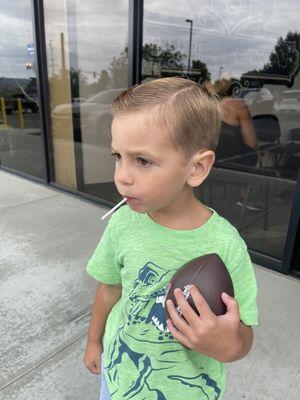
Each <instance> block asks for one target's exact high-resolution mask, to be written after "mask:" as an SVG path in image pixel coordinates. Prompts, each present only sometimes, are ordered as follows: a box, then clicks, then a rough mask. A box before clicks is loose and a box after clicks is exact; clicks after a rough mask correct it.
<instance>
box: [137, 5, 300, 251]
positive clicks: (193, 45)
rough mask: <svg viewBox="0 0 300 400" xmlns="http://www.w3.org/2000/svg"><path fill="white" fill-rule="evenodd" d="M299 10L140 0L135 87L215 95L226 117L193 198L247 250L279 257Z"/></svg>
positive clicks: (297, 101) (297, 108)
mask: <svg viewBox="0 0 300 400" xmlns="http://www.w3.org/2000/svg"><path fill="white" fill-rule="evenodd" d="M299 12H300V4H296V3H294V2H291V1H290V0H288V1H287V3H286V2H285V3H282V2H280V1H278V0H276V1H272V2H265V3H262V2H258V1H254V2H253V1H252V2H251V3H247V2H240V1H227V0H226V1H218V2H216V1H209V0H207V1H197V0H195V1H185V2H179V3H177V4H176V7H174V2H173V1H170V0H169V1H165V2H160V1H158V0H147V1H145V3H144V31H143V60H142V79H143V80H149V79H156V78H159V77H166V76H174V75H177V76H178V75H179V76H183V77H185V78H188V79H191V80H194V81H196V82H199V83H201V84H205V85H206V86H207V87H209V88H210V89H211V90H214V91H216V92H217V93H218V94H219V95H220V97H221V99H222V102H223V105H224V110H225V115H224V120H223V122H222V131H221V136H220V141H219V145H218V147H217V149H216V162H215V167H214V168H213V171H212V173H211V175H210V177H209V179H207V181H206V182H205V184H204V185H202V187H200V188H199V189H197V191H196V192H197V195H198V196H199V197H200V199H202V200H203V201H204V202H205V203H206V204H207V205H209V206H211V207H212V208H215V209H216V210H217V211H220V212H221V214H222V215H223V216H225V217H226V218H227V219H229V220H230V221H231V222H232V223H233V224H234V225H235V226H236V227H237V228H238V229H239V230H240V232H241V234H242V236H243V237H244V239H245V240H246V242H247V244H248V246H249V248H250V249H252V250H255V251H258V252H260V253H264V254H267V255H270V256H272V257H274V258H277V259H281V258H282V253H283V249H284V245H285V239H286V234H287V228H288V222H289V217H290V212H291V205H292V199H293V193H294V190H295V185H296V179H297V176H298V174H299V166H300V78H299V76H300V75H299V59H300V58H299V56H300V53H299V50H300V31H298V29H299V22H298V15H299Z"/></svg>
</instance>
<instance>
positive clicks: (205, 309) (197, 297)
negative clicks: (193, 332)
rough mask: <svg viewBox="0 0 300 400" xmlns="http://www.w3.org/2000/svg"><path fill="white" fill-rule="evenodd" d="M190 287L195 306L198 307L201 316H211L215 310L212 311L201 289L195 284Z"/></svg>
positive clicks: (203, 317)
mask: <svg viewBox="0 0 300 400" xmlns="http://www.w3.org/2000/svg"><path fill="white" fill-rule="evenodd" d="M189 289H190V293H191V295H192V298H193V300H194V303H195V306H196V307H197V310H198V311H199V314H200V318H202V319H205V318H208V317H211V315H212V314H213V312H212V311H211V309H210V307H209V305H208V304H207V302H206V301H205V299H204V297H203V296H202V294H201V293H200V291H199V289H198V288H197V287H196V286H194V285H190V287H189Z"/></svg>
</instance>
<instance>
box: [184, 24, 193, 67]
mask: <svg viewBox="0 0 300 400" xmlns="http://www.w3.org/2000/svg"><path fill="white" fill-rule="evenodd" d="M185 22H189V23H190V24H191V26H190V44H189V60H188V69H190V68H191V52H192V35H193V20H192V19H186V20H185Z"/></svg>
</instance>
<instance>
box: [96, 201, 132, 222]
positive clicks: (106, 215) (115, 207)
mask: <svg viewBox="0 0 300 400" xmlns="http://www.w3.org/2000/svg"><path fill="white" fill-rule="evenodd" d="M126 200H127V198H126V197H124V199H123V200H121V201H120V203H118V204H116V205H115V206H114V207H113V208H112V209H111V210H109V211H108V212H107V213H106V214H104V215H103V217H101V219H102V220H103V219H105V218H106V217H108V216H109V215H110V214H112V213H113V212H114V211H115V210H116V209H117V208H118V207H120V206H121V205H122V204H123V203H125V201H126Z"/></svg>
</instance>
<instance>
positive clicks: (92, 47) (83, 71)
mask: <svg viewBox="0 0 300 400" xmlns="http://www.w3.org/2000/svg"><path fill="white" fill-rule="evenodd" d="M127 15H128V5H127V2H124V1H121V0H118V1H117V2H113V3H111V2H108V1H105V0H101V1H98V2H81V1H72V2H71V1H57V0H49V1H47V2H46V3H45V22H46V42H47V58H48V73H49V84H50V94H51V116H52V139H53V158H54V168H55V180H56V182H57V183H60V184H62V185H64V186H67V187H70V188H72V189H77V190H80V191H84V192H86V193H90V194H93V195H96V196H98V197H101V198H102V199H105V200H108V201H117V199H118V194H117V193H116V189H115V186H114V184H113V172H114V162H113V159H112V157H111V156H110V128H111V122H112V117H111V114H110V108H111V103H112V101H113V99H114V98H115V97H116V96H117V95H118V94H119V93H120V91H121V90H122V89H124V88H126V87H127V86H128V82H127V76H128V49H127V40H128V39H127V31H128V20H127Z"/></svg>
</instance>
